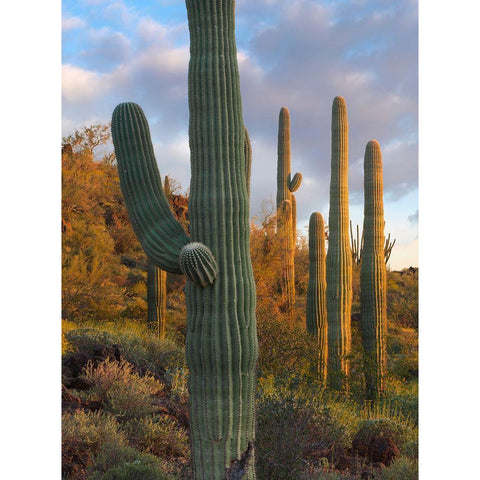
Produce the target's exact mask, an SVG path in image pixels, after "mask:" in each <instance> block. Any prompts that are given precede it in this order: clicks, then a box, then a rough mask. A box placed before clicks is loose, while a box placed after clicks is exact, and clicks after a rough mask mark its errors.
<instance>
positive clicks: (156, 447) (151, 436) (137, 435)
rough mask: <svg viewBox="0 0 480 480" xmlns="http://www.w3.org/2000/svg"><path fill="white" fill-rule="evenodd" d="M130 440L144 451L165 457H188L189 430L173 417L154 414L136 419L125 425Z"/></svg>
mask: <svg viewBox="0 0 480 480" xmlns="http://www.w3.org/2000/svg"><path fill="white" fill-rule="evenodd" d="M125 431H126V432H127V435H128V438H129V440H130V441H131V442H132V443H133V444H134V445H135V446H136V447H137V448H138V449H139V450H142V451H143V452H147V453H152V454H153V455H156V456H158V457H161V458H164V459H171V458H179V457H183V458H187V457H188V454H189V439H188V435H187V432H186V431H185V429H184V428H182V427H181V426H180V425H179V424H178V423H177V422H176V421H175V420H174V419H173V418H170V417H167V416H164V415H154V416H151V417H145V418H140V419H138V420H137V419H135V420H132V421H130V422H128V423H127V424H126V425H125Z"/></svg>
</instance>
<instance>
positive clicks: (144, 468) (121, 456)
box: [87, 444, 167, 480]
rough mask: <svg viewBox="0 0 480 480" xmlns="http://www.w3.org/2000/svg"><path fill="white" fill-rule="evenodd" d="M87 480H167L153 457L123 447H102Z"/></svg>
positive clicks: (110, 445) (108, 445)
mask: <svg viewBox="0 0 480 480" xmlns="http://www.w3.org/2000/svg"><path fill="white" fill-rule="evenodd" d="M87 478H88V480H164V479H165V480H167V476H166V475H165V473H164V471H163V469H162V468H161V465H160V464H159V461H158V459H157V458H155V457H154V456H153V455H148V454H142V453H140V452H138V451H137V450H135V449H134V448H132V447H129V446H124V445H112V444H107V445H104V446H103V447H102V448H101V450H100V452H99V454H98V455H97V456H96V457H95V458H94V461H93V465H92V466H91V467H90V468H89V470H88V477H87Z"/></svg>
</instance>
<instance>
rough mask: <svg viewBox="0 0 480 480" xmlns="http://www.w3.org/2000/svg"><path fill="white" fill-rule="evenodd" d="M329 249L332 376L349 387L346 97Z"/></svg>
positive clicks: (336, 147)
mask: <svg viewBox="0 0 480 480" xmlns="http://www.w3.org/2000/svg"><path fill="white" fill-rule="evenodd" d="M331 169H332V172H331V180H330V211H329V217H328V228H329V237H328V252H327V260H326V263H327V318H328V376H329V383H330V385H331V386H332V387H333V388H335V389H339V390H340V389H341V390H348V376H349V370H350V365H349V355H350V350H351V318H350V314H351V308H352V253H351V250H350V241H349V219H348V119H347V106H346V103H345V100H344V99H343V98H342V97H335V99H334V101H333V107H332V163H331Z"/></svg>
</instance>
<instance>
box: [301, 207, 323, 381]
mask: <svg viewBox="0 0 480 480" xmlns="http://www.w3.org/2000/svg"><path fill="white" fill-rule="evenodd" d="M308 260H309V261H308V288H307V315H306V320H307V331H308V332H309V333H310V334H311V335H314V336H315V337H316V338H317V341H318V364H317V373H318V377H319V379H320V381H321V382H322V383H324V382H325V381H326V378H327V359H328V337H327V332H328V325H327V303H326V300H327V298H326V289H327V279H326V267H325V225H324V221H323V217H322V215H321V214H320V213H318V212H313V213H312V214H311V215H310V221H309V224H308Z"/></svg>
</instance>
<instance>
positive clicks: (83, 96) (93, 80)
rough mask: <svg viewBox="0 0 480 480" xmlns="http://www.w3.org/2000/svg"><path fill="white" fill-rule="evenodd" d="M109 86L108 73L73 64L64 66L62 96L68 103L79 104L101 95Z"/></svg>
mask: <svg viewBox="0 0 480 480" xmlns="http://www.w3.org/2000/svg"><path fill="white" fill-rule="evenodd" d="M109 86H110V82H109V80H108V76H107V75H102V74H98V73H96V72H92V71H88V70H84V69H82V68H79V67H75V66H73V65H64V66H63V67H62V96H63V98H64V101H65V102H67V103H72V104H78V103H82V102H85V101H90V100H92V99H95V98H96V97H100V96H102V95H103V94H105V92H106V91H107V90H108V88H109Z"/></svg>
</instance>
